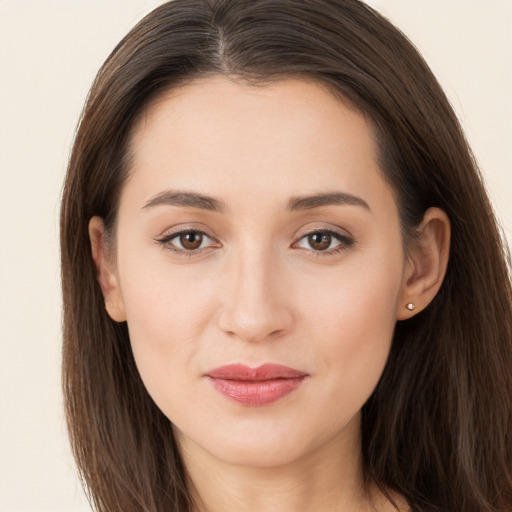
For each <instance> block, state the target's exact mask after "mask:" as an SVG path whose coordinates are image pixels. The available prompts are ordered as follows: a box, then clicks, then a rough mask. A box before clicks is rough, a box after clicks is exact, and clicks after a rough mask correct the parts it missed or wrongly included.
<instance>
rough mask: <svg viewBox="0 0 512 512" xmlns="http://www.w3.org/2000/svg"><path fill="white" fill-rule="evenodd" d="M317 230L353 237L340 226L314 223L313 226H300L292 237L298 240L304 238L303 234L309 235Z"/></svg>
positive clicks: (317, 231) (345, 237)
mask: <svg viewBox="0 0 512 512" xmlns="http://www.w3.org/2000/svg"><path fill="white" fill-rule="evenodd" d="M319 232H320V233H330V234H334V235H337V236H339V237H341V238H344V239H350V240H353V239H354V237H353V236H352V235H351V234H350V233H349V232H348V231H347V230H346V229H343V228H340V227H339V226H333V225H331V224H324V225H316V226H315V227H307V226H306V227H302V228H301V229H299V231H298V232H297V233H296V234H295V236H294V239H295V240H299V239H301V238H304V236H306V235H311V234H313V233H319Z"/></svg>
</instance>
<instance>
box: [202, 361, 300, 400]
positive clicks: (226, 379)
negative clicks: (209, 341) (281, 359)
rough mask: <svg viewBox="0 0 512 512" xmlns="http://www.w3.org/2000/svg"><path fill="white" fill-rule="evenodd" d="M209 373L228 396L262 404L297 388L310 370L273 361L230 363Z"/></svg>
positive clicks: (219, 389) (215, 384) (220, 391)
mask: <svg viewBox="0 0 512 512" xmlns="http://www.w3.org/2000/svg"><path fill="white" fill-rule="evenodd" d="M206 377H207V378H208V379H209V381H210V382H211V383H212V385H213V387H214V388H215V390H217V391H218V392H219V393H221V394H222V395H224V396H225V397H226V398H228V399H230V400H232V401H235V402H238V403H239V404H242V405H246V406H252V407H259V406H263V405H268V404H271V403H273V402H276V401H277V400H279V399H281V398H283V397H285V396H286V395H288V394H290V393H292V392H293V391H295V390H296V389H297V388H299V387H300V385H301V384H302V383H303V382H304V380H305V379H306V377H308V374H307V373H304V372H301V371H299V370H295V369H294V368H290V367H288V366H282V365H277V364H272V363H267V364H264V365H261V366H258V367H257V368H251V367H249V366H245V365H242V364H230V365H226V366H221V367H219V368H215V369H214V370H211V371H209V372H208V373H207V374H206Z"/></svg>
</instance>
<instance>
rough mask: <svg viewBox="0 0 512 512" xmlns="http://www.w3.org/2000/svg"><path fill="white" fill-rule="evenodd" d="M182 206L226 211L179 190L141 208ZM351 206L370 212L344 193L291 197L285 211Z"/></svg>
mask: <svg viewBox="0 0 512 512" xmlns="http://www.w3.org/2000/svg"><path fill="white" fill-rule="evenodd" d="M160 205H168V206H184V207H188V208H199V209H201V210H210V211H214V212H219V213H222V212H224V211H226V205H225V203H224V202H223V201H221V200H220V199H215V198H214V197H210V196H205V195H202V194H198V193H196V192H187V191H180V190H166V191H164V192H160V193H159V194H157V195H156V196H154V197H152V198H151V199H150V200H149V201H148V202H147V203H146V204H145V205H144V206H143V208H153V207H155V206H160ZM336 205H351V206H361V207H363V208H365V209H366V210H368V211H371V209H370V207H369V206H368V203H367V202H366V201H365V200H364V199H361V198H360V197H357V196H354V195H352V194H347V193H345V192H325V193H319V194H313V195H308V196H299V197H292V198H291V199H290V200H289V201H288V204H287V206H286V210H287V211H302V210H312V209H314V208H320V207H322V206H336Z"/></svg>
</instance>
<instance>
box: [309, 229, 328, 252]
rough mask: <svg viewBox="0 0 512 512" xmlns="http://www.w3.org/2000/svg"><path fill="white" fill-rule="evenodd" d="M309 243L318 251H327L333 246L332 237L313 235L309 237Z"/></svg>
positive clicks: (319, 234)
mask: <svg viewBox="0 0 512 512" xmlns="http://www.w3.org/2000/svg"><path fill="white" fill-rule="evenodd" d="M309 243H310V245H311V247H313V249H316V250H317V251H325V249H327V248H328V247H329V246H330V245H331V235H327V234H325V233H324V234H322V233H313V234H312V235H309Z"/></svg>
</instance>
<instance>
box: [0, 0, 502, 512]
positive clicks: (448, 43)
mask: <svg viewBox="0 0 512 512" xmlns="http://www.w3.org/2000/svg"><path fill="white" fill-rule="evenodd" d="M248 1H249V0H248ZM160 3H161V2H160V1H155V0H39V1H38V0H0V512H21V511H23V512H36V511H37V512H42V511H45V512H46V511H47V512H64V511H66V512H68V511H82V510H83V511H86V510H89V509H88V507H87V504H86V500H85V498H84V497H83V493H82V491H81V490H80V486H79V484H78V482H77V479H76V473H75V469H74V464H73V461H72V459H71V457H70V454H69V449H68V446H67V439H66V436H65V431H64V426H63V417H62V409H61V397H60V375H59V364H60V363H59V356H60V354H59V351H60V296H59V263H58V209H59V195H60V190H61V184H62V179H63V176H64V172H65V167H66V160H67V157H68V153H69V149H70V145H71V142H72V137H73V133H74V129H75V125H76V121H77V119H78V116H79V113H80V110H81V107H82V104H83V101H84V99H85V96H86V94H87V90H88V88H89V85H90V83H91V81H92V79H93V76H94V74H95V72H96V70H97V69H98V68H99V66H100V64H101V63H102V61H103V60H104V58H105V57H106V56H107V54H108V53H109V52H110V50H111V49H112V48H113V46H114V45H115V44H116V43H117V41H118V40H119V39H120V38H121V37H122V36H123V35H124V34H125V33H126V32H127V31H128V29H129V28H130V27H131V26H132V25H133V24H134V23H135V22H136V21H137V20H138V19H139V18H140V17H141V16H142V15H143V14H145V13H146V12H148V11H149V10H150V9H151V8H152V7H154V6H156V5H158V4H160ZM370 3H371V4H373V5H375V6H376V7H377V8H378V9H379V10H381V12H383V13H384V14H386V15H387V16H388V17H389V18H391V20H392V21H394V22H395V23H396V24H398V26H399V27H401V28H402V30H403V31H404V32H405V33H406V34H407V35H409V37H410V38H411V39H412V40H413V41H414V42H415V44H416V45H417V46H418V47H419V49H420V50H421V51H422V52H423V54H424V56H425V57H426V59H427V61H428V62H429V63H430V64H431V66H432V68H433V70H434V72H435V73H436V74H437V76H438V78H439V79H440V81H441V83H442V84H443V85H444V87H445V89H446V90H447V92H448V95H449V97H450V99H451V101H452V103H453V105H454V107H455V109H456V110H457V112H458V114H459V117H460V119H461V120H462V122H463V124H464V125H465V127H466V130H467V134H468V138H469V140H470V142H471V144H472V146H473V148H474V150H475V153H476V155H477V158H478V160H479V161H480V164H481V167H482V170H483V172H484V175H485V179H486V181H487V182H488V187H489V190H490V192H491V195H492V198H493V201H494V202H495V205H496V207H497V210H498V214H499V217H500V218H501V220H502V223H503V226H504V228H505V230H506V233H507V236H508V238H509V240H512V174H511V169H512V149H511V146H512V95H511V94H510V91H512V64H511V63H512V36H511V30H510V27H512V0H378V1H377V0H374V1H372V2H370ZM478 243H479V241H478V240H475V246H476V247H477V246H478Z"/></svg>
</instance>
